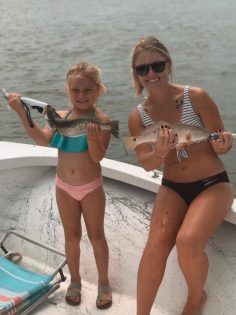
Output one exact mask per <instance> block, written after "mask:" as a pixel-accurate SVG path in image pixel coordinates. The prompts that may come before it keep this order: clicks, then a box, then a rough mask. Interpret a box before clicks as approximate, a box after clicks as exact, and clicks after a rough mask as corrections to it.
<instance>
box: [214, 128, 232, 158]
mask: <svg viewBox="0 0 236 315" xmlns="http://www.w3.org/2000/svg"><path fill="white" fill-rule="evenodd" d="M232 145H233V136H232V134H231V132H229V131H223V132H219V139H217V140H213V141H212V147H213V150H214V151H215V153H216V154H224V153H226V152H228V151H229V150H230V149H231V148H232Z"/></svg>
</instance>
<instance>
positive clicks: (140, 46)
mask: <svg viewBox="0 0 236 315" xmlns="http://www.w3.org/2000/svg"><path fill="white" fill-rule="evenodd" d="M144 50H146V51H153V52H156V51H157V52H159V53H160V54H161V55H162V56H163V57H164V58H165V59H166V60H168V61H169V62H170V66H171V67H170V69H171V70H170V75H171V74H172V59H171V57H170V54H169V51H168V49H167V48H166V46H165V45H164V44H162V43H161V42H160V41H159V40H158V39H157V38H155V37H153V36H148V37H144V38H141V39H140V40H139V41H138V43H137V45H135V46H134V48H133V50H132V53H131V66H132V68H131V74H132V79H133V84H134V89H135V94H136V95H137V96H139V95H141V94H142V91H143V86H142V85H141V83H140V81H139V78H138V75H137V73H136V71H135V62H136V58H137V56H138V55H139V54H140V53H141V52H142V51H144Z"/></svg>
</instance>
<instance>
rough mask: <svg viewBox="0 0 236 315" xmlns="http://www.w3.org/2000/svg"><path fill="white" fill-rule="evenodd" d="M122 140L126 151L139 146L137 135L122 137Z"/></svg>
mask: <svg viewBox="0 0 236 315" xmlns="http://www.w3.org/2000/svg"><path fill="white" fill-rule="evenodd" d="M121 141H122V143H123V145H124V147H125V150H126V151H131V150H134V149H135V148H136V146H137V142H136V137H122V138H121Z"/></svg>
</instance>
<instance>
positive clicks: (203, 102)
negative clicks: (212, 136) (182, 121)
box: [190, 87, 233, 154]
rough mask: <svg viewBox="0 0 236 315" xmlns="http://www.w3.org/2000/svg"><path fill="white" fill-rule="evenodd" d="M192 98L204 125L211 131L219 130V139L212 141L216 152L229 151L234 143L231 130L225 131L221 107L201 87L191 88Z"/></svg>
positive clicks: (223, 152)
mask: <svg viewBox="0 0 236 315" xmlns="http://www.w3.org/2000/svg"><path fill="white" fill-rule="evenodd" d="M190 98H191V101H192V104H193V107H194V110H195V111H196V113H197V114H198V115H199V116H200V118H201V121H202V122H203V125H204V127H205V128H206V129H207V130H208V131H209V132H210V133H212V132H218V133H219V139H217V140H212V141H210V144H211V146H212V148H213V150H214V152H215V153H216V154H225V153H227V152H228V151H229V150H230V149H231V148H232V145H233V137H232V134H231V132H229V131H225V128H224V124H223V121H222V118H221V115H220V112H219V109H218V107H217V105H216V103H215V102H214V100H213V99H212V98H211V97H210V96H209V94H208V93H207V92H206V91H204V90H203V89H201V88H197V87H192V88H190Z"/></svg>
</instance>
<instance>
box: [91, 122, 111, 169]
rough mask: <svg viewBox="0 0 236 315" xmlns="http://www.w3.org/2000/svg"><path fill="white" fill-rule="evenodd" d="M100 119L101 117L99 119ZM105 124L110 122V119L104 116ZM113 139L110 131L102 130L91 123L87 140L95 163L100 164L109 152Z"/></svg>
mask: <svg viewBox="0 0 236 315" xmlns="http://www.w3.org/2000/svg"><path fill="white" fill-rule="evenodd" d="M99 119H100V117H99ZM101 120H102V121H103V122H108V121H109V118H108V117H107V116H103V117H102V119H101ZM110 138H111V132H110V131H108V130H101V129H100V128H99V126H98V125H97V124H94V123H89V124H88V126H87V140H88V147H89V154H90V156H91V158H92V159H93V161H94V162H96V163H99V162H100V161H101V160H102V159H103V157H104V156H105V153H106V151H107V148H108V145H109V142H110Z"/></svg>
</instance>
